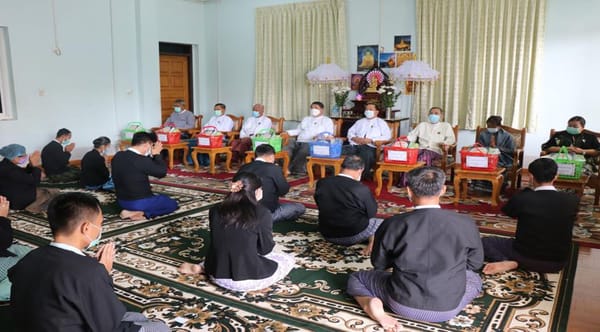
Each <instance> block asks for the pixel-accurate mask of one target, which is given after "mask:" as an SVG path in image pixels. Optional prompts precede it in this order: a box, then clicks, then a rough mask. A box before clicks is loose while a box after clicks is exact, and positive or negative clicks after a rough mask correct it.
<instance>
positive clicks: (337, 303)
mask: <svg viewBox="0 0 600 332" xmlns="http://www.w3.org/2000/svg"><path fill="white" fill-rule="evenodd" d="M154 188H155V190H157V191H160V192H168V193H169V194H170V195H173V197H176V199H177V200H178V201H179V202H180V205H181V209H179V210H177V211H176V212H175V213H173V214H171V215H167V216H163V217H160V218H155V219H152V220H149V221H145V222H139V223H127V224H124V223H123V222H122V221H120V220H118V217H117V216H116V210H115V208H116V207H115V205H114V197H113V195H112V194H101V195H100V198H101V199H102V201H103V204H104V206H103V210H104V211H105V212H107V227H108V228H109V229H110V231H108V232H105V233H104V234H103V241H102V242H105V241H115V243H116V245H117V248H118V254H117V256H116V264H115V269H114V272H113V279H114V284H115V291H116V293H117V294H118V296H119V298H120V299H121V300H122V301H123V302H124V303H125V304H126V305H127V306H128V307H129V308H130V309H131V310H139V311H143V312H144V313H145V314H146V315H148V316H149V317H153V318H158V319H161V320H164V321H165V322H167V323H168V324H169V326H170V327H171V329H172V330H173V331H381V328H379V327H378V325H377V324H376V323H375V322H374V321H372V320H370V319H369V318H368V317H367V316H366V315H365V314H364V312H363V311H362V310H361V309H360V308H359V307H358V305H357V304H356V302H355V301H354V300H353V299H352V298H350V297H349V296H348V295H347V294H346V293H345V291H344V290H345V288H346V281H347V277H348V274H349V273H351V272H353V271H358V270H364V269H369V268H370V266H371V265H370V262H369V259H368V258H367V257H364V256H362V255H361V250H362V249H363V247H364V245H354V246H351V247H341V246H337V245H333V244H331V243H328V242H326V241H325V240H324V239H323V238H322V237H321V235H320V234H319V233H318V232H317V211H316V210H314V209H308V211H307V213H306V214H305V215H304V216H303V217H302V218H300V219H299V220H298V221H297V222H290V223H281V224H277V225H275V227H274V235H275V241H276V243H277V246H276V249H275V250H276V251H280V252H286V253H291V254H293V255H294V256H295V257H296V264H297V265H296V268H295V269H293V270H292V272H291V273H290V275H289V276H287V277H286V278H285V279H284V280H282V281H280V282H279V283H277V284H275V285H274V286H272V287H270V288H268V289H264V290H261V291H256V292H248V293H237V292H230V291H227V290H225V289H221V288H219V287H217V286H215V285H213V284H212V283H210V282H209V281H208V280H207V279H206V278H205V277H204V276H183V275H179V274H178V273H177V272H176V268H177V267H178V266H179V265H180V264H181V263H182V262H200V261H202V260H203V259H204V256H205V254H206V249H207V247H208V241H209V234H208V217H207V209H208V208H209V206H211V205H212V204H214V203H215V202H217V201H218V200H220V198H221V197H222V196H221V195H220V194H215V193H213V192H196V191H193V190H190V189H185V188H178V187H174V186H171V187H169V186H165V185H155V186H154ZM65 190H67V189H65ZM111 213H112V215H110V214H111ZM10 218H11V219H12V220H13V225H14V227H15V229H17V232H16V237H17V239H18V241H19V242H20V243H23V244H27V245H30V246H32V247H35V246H39V245H43V244H45V243H47V242H48V236H49V229H48V226H47V223H44V222H43V218H42V216H31V215H27V214H22V213H12V214H11V215H10ZM124 225H125V226H124ZM576 262H577V250H576V249H574V250H573V252H572V259H571V264H570V265H569V267H567V268H566V269H565V270H564V271H563V272H562V273H560V274H537V273H529V272H526V271H522V270H517V271H513V272H510V273H505V274H502V275H497V276H493V277H486V278H485V279H484V285H485V286H484V288H485V289H484V291H483V292H482V294H481V296H480V297H478V298H477V299H475V300H474V302H473V303H472V304H470V305H469V306H467V307H465V308H464V309H463V311H461V313H460V314H459V315H457V317H455V318H454V319H452V320H450V321H448V322H445V323H442V324H429V323H423V322H418V321H410V320H405V319H402V318H398V319H399V321H400V322H401V323H402V324H403V326H404V330H405V331H507V330H513V331H525V330H527V331H554V330H564V328H565V326H566V323H567V319H568V313H569V305H570V302H571V301H570V299H571V292H572V283H573V280H574V273H575V268H576V266H575V265H576ZM9 320H10V319H9V316H8V307H6V306H4V307H0V325H1V326H3V331H5V330H6V329H5V328H4V327H6V326H10V323H9ZM7 324H8V325H7Z"/></svg>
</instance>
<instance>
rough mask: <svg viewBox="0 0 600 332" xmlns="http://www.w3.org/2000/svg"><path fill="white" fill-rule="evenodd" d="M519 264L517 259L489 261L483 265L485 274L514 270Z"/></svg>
mask: <svg viewBox="0 0 600 332" xmlns="http://www.w3.org/2000/svg"><path fill="white" fill-rule="evenodd" d="M518 266H519V263H517V262H515V261H502V262H495V263H487V264H486V265H485V266H484V267H483V273H484V274H497V273H503V272H506V271H510V270H514V269H516V268H517V267H518Z"/></svg>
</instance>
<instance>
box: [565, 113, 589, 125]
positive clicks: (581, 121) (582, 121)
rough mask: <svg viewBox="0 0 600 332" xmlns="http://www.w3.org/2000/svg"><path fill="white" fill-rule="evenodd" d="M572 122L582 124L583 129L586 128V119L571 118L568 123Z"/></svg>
mask: <svg viewBox="0 0 600 332" xmlns="http://www.w3.org/2000/svg"><path fill="white" fill-rule="evenodd" d="M571 121H577V122H579V123H581V126H582V127H584V128H585V119H584V118H583V117H582V116H579V115H575V116H574V117H572V118H570V119H569V121H567V123H569V122H571Z"/></svg>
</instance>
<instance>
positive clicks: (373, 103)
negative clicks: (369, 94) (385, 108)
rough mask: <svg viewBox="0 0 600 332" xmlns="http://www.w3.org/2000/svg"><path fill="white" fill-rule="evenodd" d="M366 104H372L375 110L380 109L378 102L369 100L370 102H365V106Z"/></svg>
mask: <svg viewBox="0 0 600 332" xmlns="http://www.w3.org/2000/svg"><path fill="white" fill-rule="evenodd" d="M367 105H373V106H375V109H376V110H378V111H381V106H380V105H379V103H375V102H372V101H370V102H368V103H366V104H365V108H366V107H367Z"/></svg>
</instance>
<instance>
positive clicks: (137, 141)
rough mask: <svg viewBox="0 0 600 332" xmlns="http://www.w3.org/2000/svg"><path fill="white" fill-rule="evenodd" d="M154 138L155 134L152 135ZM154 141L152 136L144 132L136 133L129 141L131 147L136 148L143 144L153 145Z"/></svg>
mask: <svg viewBox="0 0 600 332" xmlns="http://www.w3.org/2000/svg"><path fill="white" fill-rule="evenodd" d="M154 136H156V134H154ZM154 142H156V139H152V135H151V134H150V133H147V132H145V131H140V132H138V133H135V134H133V138H132V139H131V145H132V146H137V145H141V144H144V143H154Z"/></svg>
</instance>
